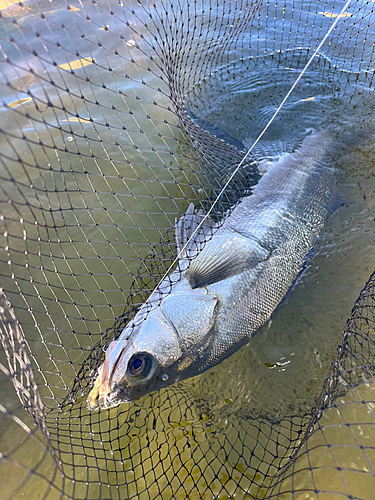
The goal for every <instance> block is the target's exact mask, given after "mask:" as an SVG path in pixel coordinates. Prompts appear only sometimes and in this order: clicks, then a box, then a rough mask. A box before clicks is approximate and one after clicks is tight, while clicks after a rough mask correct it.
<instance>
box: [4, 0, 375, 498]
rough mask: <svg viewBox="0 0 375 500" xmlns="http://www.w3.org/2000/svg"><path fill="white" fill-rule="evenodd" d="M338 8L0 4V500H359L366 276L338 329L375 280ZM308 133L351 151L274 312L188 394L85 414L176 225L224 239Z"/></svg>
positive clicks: (363, 159)
mask: <svg viewBox="0 0 375 500" xmlns="http://www.w3.org/2000/svg"><path fill="white" fill-rule="evenodd" d="M343 6H344V3H342V2H339V1H332V2H331V1H330V2H328V1H315V2H308V1H302V2H300V1H288V2H285V3H279V2H266V1H258V2H248V1H241V0H237V1H217V2H214V1H212V0H206V1H203V0H202V1H195V2H187V1H186V2H185V1H176V2H174V1H173V2H172V1H168V2H155V3H152V2H136V1H131V0H127V1H126V2H112V1H108V2H104V1H103V2H101V1H100V2H97V1H92V2H84V3H83V2H76V1H74V2H72V3H69V4H68V3H65V2H63V1H61V0H59V1H55V0H53V1H48V2H47V1H44V0H40V1H26V2H13V1H12V0H3V1H1V0H0V52H1V61H0V62H1V64H0V72H1V81H0V84H1V89H2V92H1V107H0V113H1V121H0V128H1V130H0V132H1V133H0V177H1V186H0V190H1V191H0V192H1V194H0V217H1V226H2V229H1V233H0V240H1V244H0V275H1V296H0V302H1V303H0V314H1V341H2V346H3V350H2V352H1V354H0V357H1V359H0V377H1V384H0V391H1V399H0V419H1V436H0V477H1V479H2V497H3V498H7V499H8V498H17V499H18V498H21V497H22V496H24V495H26V494H27V495H28V496H29V497H30V499H33V498H35V499H38V500H39V499H41V498H46V499H54V498H72V499H95V498H97V499H99V498H100V499H116V498H118V499H124V498H125V499H170V498H176V499H205V500H206V499H207V500H208V499H213V498H218V499H221V500H224V499H228V498H241V499H250V498H295V499H298V500H308V499H309V500H310V499H315V498H317V499H321V500H323V499H325V498H341V497H343V498H352V499H364V500H367V499H369V500H370V499H372V498H373V491H374V486H375V484H374V483H375V470H374V469H375V455H374V449H375V435H374V429H375V419H374V404H375V402H374V395H373V387H374V386H373V367H374V362H373V355H374V353H373V350H374V339H373V333H374V284H375V278H374V275H372V276H371V278H370V280H369V281H368V283H367V285H366V287H365V288H364V289H363V291H362V292H361V294H360V296H359V298H358V300H357V302H356V303H355V306H354V309H353V310H352V312H351V314H350V310H351V308H352V305H353V302H354V300H355V298H356V297H357V295H358V293H359V291H360V289H361V287H362V286H363V283H364V282H365V281H366V279H367V278H368V275H369V274H370V272H371V271H372V270H373V269H374V268H375V261H374V258H373V252H371V248H372V245H373V236H374V229H373V222H374V219H373V213H374V209H375V207H374V197H373V193H374V190H375V181H374V176H373V173H372V171H373V165H374V161H375V155H374V147H373V141H372V140H371V139H372V137H373V131H374V129H375V127H374V123H373V118H372V114H373V113H372V109H373V108H372V105H373V99H374V97H373V85H374V82H373V79H374V70H373V68H374V44H373V40H374V32H375V24H374V22H375V17H374V4H373V2H371V1H368V2H367V1H353V2H352V3H351V4H350V5H349V7H348V9H346V10H342V9H343ZM333 22H337V24H336V25H335V28H334V29H333V30H332V32H331V33H329V29H330V27H331V26H332V23H333ZM328 33H329V34H328ZM327 34H328V36H327ZM325 36H327V40H326V41H325V43H324V45H323V48H322V50H321V51H319V53H318V54H317V55H316V57H315V58H314V59H313V61H312V63H311V65H310V67H309V70H308V71H307V72H306V73H305V75H304V76H303V78H302V80H301V82H300V84H299V85H298V87H297V88H296V90H295V92H294V93H293V95H292V97H291V99H290V100H289V101H288V102H287V103H286V105H285V106H284V107H283V110H282V112H280V114H279V115H278V117H277V118H276V119H275V120H274V121H273V122H272V124H271V126H270V127H269V129H268V131H267V133H266V135H265V136H264V137H263V139H262V141H261V142H259V143H258V145H257V146H256V147H255V148H254V150H253V151H252V153H251V155H249V157H248V159H247V160H246V161H245V162H244V164H243V165H242V166H241V168H240V170H239V171H238V172H237V173H236V175H235V176H234V178H233V179H232V180H231V181H230V183H229V185H228V186H227V188H226V189H225V191H224V193H222V194H220V193H221V190H222V188H223V187H224V185H225V183H226V182H227V180H228V179H229V177H230V174H231V173H232V172H233V170H234V168H235V167H236V165H238V164H239V163H240V162H241V161H242V159H243V157H244V154H245V151H246V150H247V148H249V147H250V145H251V144H252V143H253V142H254V140H255V139H256V138H257V137H258V135H259V133H260V132H261V131H262V130H263V128H264V126H265V125H266V124H267V122H268V121H269V119H270V118H271V116H272V115H273V113H274V111H275V109H276V108H277V107H278V106H279V105H280V102H281V100H282V99H283V97H284V96H285V94H286V92H287V91H288V90H289V88H290V86H291V85H292V84H293V82H294V81H295V80H296V78H297V76H298V74H299V73H300V71H301V70H302V69H303V68H304V66H305V65H306V63H307V62H308V60H309V58H310V57H311V55H312V53H313V51H314V50H315V49H316V47H317V46H318V44H319V43H320V42H321V41H322V40H323V38H324V37H325ZM310 127H321V128H323V129H324V128H325V127H326V128H328V127H329V129H330V130H331V131H333V132H334V133H336V134H337V135H338V136H345V137H348V135H345V134H347V133H348V131H350V134H349V137H353V136H354V137H357V139H355V140H353V139H351V140H348V141H346V144H345V145H343V146H342V151H343V152H342V154H341V156H340V162H339V164H338V165H337V184H338V186H339V187H340V195H341V196H344V198H345V199H347V200H348V201H349V202H350V203H348V204H346V206H345V207H344V208H342V209H340V210H339V211H338V212H337V213H336V214H335V215H333V216H332V217H331V218H330V220H329V221H328V222H327V226H326V227H325V230H324V234H323V235H322V236H321V240H322V241H321V243H320V245H319V246H318V249H317V251H316V253H315V255H313V257H312V259H311V263H310V264H309V265H308V268H307V270H306V274H305V275H304V276H303V279H302V283H301V284H300V285H299V286H298V287H297V289H296V291H295V293H294V294H293V295H292V296H291V297H289V299H288V301H287V303H286V305H284V306H283V307H282V308H281V309H280V310H279V311H278V312H277V314H276V315H275V317H274V318H273V320H272V322H271V323H269V324H268V325H266V327H264V328H263V329H262V331H261V332H259V334H258V335H257V336H256V337H255V338H254V339H253V340H252V342H251V343H250V344H249V345H248V346H244V347H243V348H242V349H241V350H240V351H238V352H237V353H235V354H234V355H233V356H232V357H230V358H229V359H227V360H225V361H224V362H222V363H221V364H220V365H218V366H217V367H215V368H214V369H212V370H210V371H208V372H206V373H204V374H203V375H201V376H199V377H195V378H193V379H189V380H187V381H185V382H180V383H177V384H175V385H172V386H170V387H168V388H166V389H163V390H161V391H158V392H156V393H151V394H149V395H147V396H145V397H143V398H142V399H141V400H139V401H136V402H134V403H131V404H130V403H129V404H122V405H120V406H119V407H117V408H113V409H110V410H105V411H100V412H89V411H88V410H87V409H86V397H87V393H88V391H89V390H90V388H91V387H92V383H93V380H94V378H95V376H96V373H97V368H98V366H99V365H100V363H101V362H102V360H103V355H104V350H105V348H106V347H107V346H108V344H109V342H110V341H111V340H113V339H115V338H117V337H118V335H119V334H120V332H121V331H122V329H123V328H124V326H125V325H126V323H127V321H128V320H129V319H130V318H132V317H133V316H134V314H135V312H136V310H137V308H138V307H139V306H140V305H141V304H142V303H144V301H145V300H146V299H147V297H148V295H149V294H150V292H151V291H152V290H153V289H154V288H155V286H156V285H157V283H158V282H159V281H160V279H161V277H162V276H164V274H165V273H166V272H167V270H168V268H169V266H170V264H171V263H172V262H173V260H174V258H175V256H176V243H175V239H174V229H173V227H174V224H175V220H176V219H179V218H180V217H181V215H182V214H184V213H185V212H186V210H187V207H188V205H189V203H193V204H194V205H195V207H197V208H201V209H202V210H203V211H207V210H208V209H211V208H212V212H211V218H212V219H213V220H215V221H220V220H222V217H223V214H224V213H226V212H227V211H228V210H230V209H231V207H233V206H234V205H235V204H236V203H237V202H238V201H239V200H240V199H241V198H242V197H243V196H244V195H246V194H248V193H249V192H250V190H251V187H252V186H253V185H254V184H256V183H257V181H258V180H259V173H258V172H259V170H258V166H259V162H262V161H264V160H268V159H271V160H272V159H274V158H275V157H277V156H278V154H280V151H282V152H283V153H285V152H290V151H293V150H295V149H296V147H298V145H299V144H300V143H301V141H302V136H303V133H304V132H305V130H306V129H308V128H310ZM358 138H359V139H358ZM358 141H359V142H360V146H359V145H358ZM219 194H220V196H219V197H218V195H219ZM217 197H218V199H217ZM344 198H340V200H341V199H344ZM215 200H216V201H215ZM213 204H214V206H213ZM341 204H342V203H341ZM124 305H125V309H124ZM349 315H350V318H349V320H348V323H347V326H346V328H345V321H346V318H347V317H348V316H349ZM343 329H344V334H343V336H342V337H340V335H341V332H342V330H343ZM338 344H339V347H338V348H337V345H338ZM335 352H336V354H335ZM332 359H334V362H333V364H332V365H331V360H332ZM327 373H329V375H328V378H326V376H327ZM322 387H323V389H322Z"/></svg>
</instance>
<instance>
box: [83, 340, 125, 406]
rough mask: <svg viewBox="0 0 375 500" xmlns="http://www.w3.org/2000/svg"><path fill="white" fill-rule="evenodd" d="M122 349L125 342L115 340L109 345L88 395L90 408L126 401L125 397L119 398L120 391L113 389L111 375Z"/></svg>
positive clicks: (116, 404)
mask: <svg viewBox="0 0 375 500" xmlns="http://www.w3.org/2000/svg"><path fill="white" fill-rule="evenodd" d="M122 350H123V342H119V341H114V342H111V344H110V345H109V348H108V350H107V352H106V357H105V360H104V363H103V364H102V365H101V366H100V367H99V369H98V374H97V377H96V379H95V384H94V387H93V388H92V389H91V391H90V392H89V395H88V396H87V400H86V406H87V408H88V409H89V410H91V411H95V410H98V409H103V410H105V409H109V408H114V407H115V406H118V405H119V404H120V403H122V402H124V400H123V399H121V400H118V398H117V396H118V391H117V390H112V389H111V375H112V373H113V371H114V369H115V368H116V366H117V364H118V362H119V358H120V354H121V352H122Z"/></svg>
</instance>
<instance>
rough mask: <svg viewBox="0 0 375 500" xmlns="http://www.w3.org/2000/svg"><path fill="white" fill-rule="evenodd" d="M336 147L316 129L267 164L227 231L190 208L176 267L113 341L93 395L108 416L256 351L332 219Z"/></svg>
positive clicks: (227, 221)
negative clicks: (256, 340) (249, 347)
mask: <svg viewBox="0 0 375 500" xmlns="http://www.w3.org/2000/svg"><path fill="white" fill-rule="evenodd" d="M337 149H338V148H337V144H335V142H334V140H333V139H332V137H331V136H330V134H329V133H328V132H326V131H324V130H321V131H317V130H310V132H309V133H308V135H306V137H305V138H304V140H303V141H302V143H301V144H300V146H299V147H298V149H296V150H295V151H294V152H292V153H288V154H284V155H281V156H279V157H277V158H275V159H274V160H273V161H264V162H263V164H261V165H259V167H260V168H259V170H260V171H261V173H262V176H261V177H260V180H259V182H258V183H257V185H256V186H255V187H253V188H252V192H251V194H250V195H249V196H245V197H244V198H242V200H241V201H240V202H239V203H238V204H237V205H236V206H235V207H234V208H233V209H232V210H231V211H230V212H229V213H228V214H226V215H225V216H224V221H223V222H222V223H220V224H218V223H216V224H215V223H214V222H213V221H212V219H210V218H209V217H205V215H204V214H203V212H202V211H201V210H195V209H194V206H193V204H191V205H190V206H189V208H188V210H187V212H186V214H185V215H184V216H183V217H181V219H180V220H179V221H178V222H176V224H175V236H176V244H177V254H178V259H179V260H178V267H177V269H175V270H174V271H173V272H172V273H171V274H170V275H168V276H166V277H165V278H164V279H163V280H162V281H161V283H160V284H159V286H158V287H157V288H156V289H155V290H154V292H153V293H152V294H151V296H150V297H149V299H148V300H146V301H145V302H144V304H143V305H142V306H141V307H140V309H139V311H138V313H137V314H136V315H135V317H134V318H133V320H131V321H130V322H129V323H128V325H127V326H126V327H125V328H124V330H123V331H122V333H121V335H120V337H119V338H118V340H115V341H112V342H111V343H110V344H109V346H108V348H107V351H106V354H105V360H104V362H103V364H102V365H101V366H100V367H99V369H98V373H97V376H96V379H95V382H94V386H93V388H92V390H91V391H90V393H89V395H88V397H87V407H88V408H89V409H90V410H96V409H107V408H111V407H114V406H117V405H119V404H120V403H123V402H131V401H134V400H137V399H139V398H141V397H142V396H144V395H146V394H148V393H150V392H152V391H156V390H159V389H161V388H163V387H167V386H168V385H170V384H173V383H175V382H178V381H181V380H184V379H187V378H190V377H193V376H195V375H198V374H201V373H203V372H205V371H206V370H208V369H209V368H212V367H213V366H215V365H217V364H218V363H220V362H221V361H222V360H224V359H225V358H227V357H228V356H230V355H231V354H233V353H234V352H235V351H237V350H238V349H239V348H240V347H241V346H243V345H244V344H246V343H248V342H249V341H250V340H251V338H252V337H253V336H254V335H255V334H256V332H257V331H258V330H259V329H260V328H261V327H262V326H263V325H264V324H265V323H266V322H267V321H268V320H269V319H270V318H271V316H272V314H273V313H274V311H275V310H276V309H277V307H278V306H279V305H280V304H281V303H282V301H283V299H284V298H285V296H286V295H287V292H288V290H290V289H291V288H292V285H293V284H294V283H295V281H296V279H297V277H298V276H299V274H300V272H301V269H302V268H303V265H304V263H305V261H306V258H307V257H306V256H307V255H308V254H309V253H311V249H312V248H313V247H314V245H315V242H316V239H317V237H318V235H319V232H320V230H321V229H322V227H323V225H324V223H325V220H326V218H327V217H328V215H329V212H330V204H331V201H332V196H333V195H332V192H333V185H334V170H335V168H334V163H335V158H336V157H337Z"/></svg>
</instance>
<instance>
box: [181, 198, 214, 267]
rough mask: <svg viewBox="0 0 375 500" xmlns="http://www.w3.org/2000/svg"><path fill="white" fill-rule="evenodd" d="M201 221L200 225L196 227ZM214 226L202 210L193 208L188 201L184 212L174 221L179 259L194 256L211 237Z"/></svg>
mask: <svg viewBox="0 0 375 500" xmlns="http://www.w3.org/2000/svg"><path fill="white" fill-rule="evenodd" d="M201 223H202V225H201V226H200V227H199V228H198V226H199V224H201ZM197 228H198V229H197ZM215 228H216V225H215V224H214V223H213V221H212V220H211V219H210V218H205V215H204V213H203V211H202V210H198V211H197V210H195V209H194V205H193V204H192V203H190V205H189V207H188V209H187V211H186V214H185V215H184V216H182V217H181V219H180V220H179V221H178V222H177V221H176V223H175V237H176V243H177V255H178V257H179V260H180V261H181V260H183V259H192V258H193V257H195V256H196V255H197V254H198V253H199V252H200V251H201V250H202V248H203V247H204V245H205V243H206V242H207V241H208V240H210V239H211V238H212V235H213V233H214V232H215ZM195 231H196V232H195ZM185 245H186V246H185Z"/></svg>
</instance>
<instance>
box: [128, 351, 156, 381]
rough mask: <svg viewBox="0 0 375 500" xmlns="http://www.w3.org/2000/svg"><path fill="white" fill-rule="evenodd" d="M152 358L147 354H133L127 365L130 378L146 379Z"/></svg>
mask: <svg viewBox="0 0 375 500" xmlns="http://www.w3.org/2000/svg"><path fill="white" fill-rule="evenodd" d="M153 360H154V358H153V356H151V355H150V354H148V353H147V352H140V353H137V354H133V356H132V357H131V358H130V360H129V363H128V373H129V375H130V376H131V377H140V378H146V377H147V376H148V375H149V373H150V371H151V368H152V364H153Z"/></svg>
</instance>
